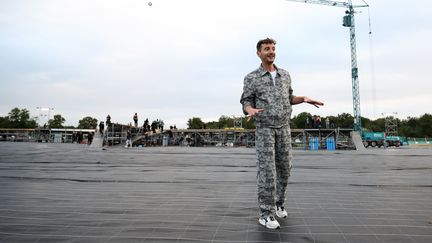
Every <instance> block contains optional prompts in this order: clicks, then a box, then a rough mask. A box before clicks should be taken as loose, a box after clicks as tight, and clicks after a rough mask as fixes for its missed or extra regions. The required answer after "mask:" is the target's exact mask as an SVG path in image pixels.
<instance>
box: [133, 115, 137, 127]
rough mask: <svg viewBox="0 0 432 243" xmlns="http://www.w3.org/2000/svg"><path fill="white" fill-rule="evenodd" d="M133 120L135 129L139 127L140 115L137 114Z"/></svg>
mask: <svg viewBox="0 0 432 243" xmlns="http://www.w3.org/2000/svg"><path fill="white" fill-rule="evenodd" d="M133 120H134V122H135V127H138V114H137V113H136V112H135V115H134V116H133Z"/></svg>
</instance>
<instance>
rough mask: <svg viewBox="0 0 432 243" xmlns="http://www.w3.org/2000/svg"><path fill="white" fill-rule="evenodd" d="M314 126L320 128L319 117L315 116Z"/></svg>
mask: <svg viewBox="0 0 432 243" xmlns="http://www.w3.org/2000/svg"><path fill="white" fill-rule="evenodd" d="M315 124H316V128H318V129H321V117H320V116H317V117H316V120H315Z"/></svg>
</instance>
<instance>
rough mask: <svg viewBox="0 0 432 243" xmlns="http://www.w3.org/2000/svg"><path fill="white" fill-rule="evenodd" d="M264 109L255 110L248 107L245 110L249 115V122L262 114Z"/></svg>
mask: <svg viewBox="0 0 432 243" xmlns="http://www.w3.org/2000/svg"><path fill="white" fill-rule="evenodd" d="M263 110H264V109H255V108H253V107H252V106H247V107H246V108H245V111H246V112H247V113H248V119H247V120H248V121H250V119H251V118H252V117H254V116H255V115H256V114H258V113H260V112H261V111H263Z"/></svg>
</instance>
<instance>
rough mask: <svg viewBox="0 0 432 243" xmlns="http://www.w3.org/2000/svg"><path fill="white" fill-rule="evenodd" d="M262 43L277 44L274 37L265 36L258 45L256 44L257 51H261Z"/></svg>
mask: <svg viewBox="0 0 432 243" xmlns="http://www.w3.org/2000/svg"><path fill="white" fill-rule="evenodd" d="M262 44H273V45H276V41H275V40H274V39H272V38H265V39H262V40H259V41H258V43H257V45H256V48H257V51H261V45H262Z"/></svg>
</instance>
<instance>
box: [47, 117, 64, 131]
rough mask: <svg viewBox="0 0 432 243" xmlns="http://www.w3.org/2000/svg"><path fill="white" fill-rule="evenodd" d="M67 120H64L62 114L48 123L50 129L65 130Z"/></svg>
mask: <svg viewBox="0 0 432 243" xmlns="http://www.w3.org/2000/svg"><path fill="white" fill-rule="evenodd" d="M65 121H66V119H64V118H63V117H62V116H61V115H60V114H57V115H54V119H50V120H49V121H48V126H49V128H63V123H65Z"/></svg>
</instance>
